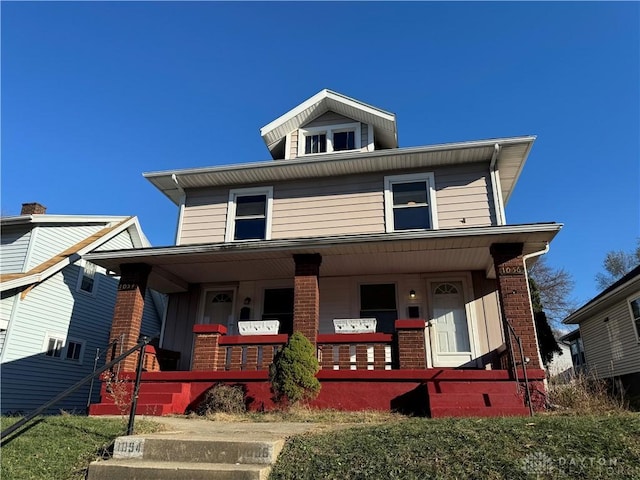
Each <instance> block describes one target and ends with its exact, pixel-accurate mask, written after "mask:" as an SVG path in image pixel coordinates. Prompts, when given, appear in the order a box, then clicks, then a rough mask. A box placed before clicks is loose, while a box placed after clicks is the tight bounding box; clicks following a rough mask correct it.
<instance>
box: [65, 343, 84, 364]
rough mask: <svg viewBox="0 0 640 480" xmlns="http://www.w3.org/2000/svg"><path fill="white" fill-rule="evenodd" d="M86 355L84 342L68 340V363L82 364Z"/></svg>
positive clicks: (66, 356)
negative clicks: (84, 354) (83, 355)
mask: <svg viewBox="0 0 640 480" xmlns="http://www.w3.org/2000/svg"><path fill="white" fill-rule="evenodd" d="M83 353H84V342H82V341H80V340H67V353H66V355H65V358H66V359H67V360H68V361H71V362H76V363H82V354H83Z"/></svg>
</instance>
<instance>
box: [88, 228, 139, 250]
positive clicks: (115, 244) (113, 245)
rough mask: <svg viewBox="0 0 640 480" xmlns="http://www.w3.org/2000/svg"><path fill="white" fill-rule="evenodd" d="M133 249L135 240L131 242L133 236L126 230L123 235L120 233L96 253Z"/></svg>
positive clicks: (101, 246)
mask: <svg viewBox="0 0 640 480" xmlns="http://www.w3.org/2000/svg"><path fill="white" fill-rule="evenodd" d="M129 248H133V240H131V235H130V234H129V231H128V230H125V231H124V232H122V233H119V234H118V235H116V236H115V237H113V238H112V239H111V240H109V241H108V242H106V243H103V244H102V245H100V246H99V247H98V248H96V249H95V250H94V251H95V252H101V251H104V250H124V249H129Z"/></svg>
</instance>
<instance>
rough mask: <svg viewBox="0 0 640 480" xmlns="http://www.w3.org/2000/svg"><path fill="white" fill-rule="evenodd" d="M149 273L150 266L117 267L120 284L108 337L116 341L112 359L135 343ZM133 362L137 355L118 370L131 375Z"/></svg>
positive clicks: (129, 265) (130, 356) (141, 264)
mask: <svg viewBox="0 0 640 480" xmlns="http://www.w3.org/2000/svg"><path fill="white" fill-rule="evenodd" d="M150 272H151V266H149V265H147V264H144V263H126V264H123V265H120V273H121V276H120V283H119V284H118V294H117V295H116V305H115V308H114V310H113V321H112V323H111V334H110V336H109V341H113V340H115V339H116V338H117V339H118V346H117V350H116V355H119V354H120V351H121V350H120V348H121V345H122V352H126V351H127V350H129V349H130V348H132V347H134V346H135V345H136V344H137V343H138V339H139V338H140V326H141V325H142V312H143V310H144V294H145V292H146V290H147V278H148V277H149V273H150ZM121 335H124V337H123V341H122V344H121V343H120V337H121ZM137 361H138V354H137V353H135V354H132V355H129V356H128V357H127V358H126V359H124V360H123V361H122V362H120V370H121V371H124V372H135V371H136V362H137Z"/></svg>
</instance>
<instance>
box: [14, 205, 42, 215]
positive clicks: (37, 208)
mask: <svg viewBox="0 0 640 480" xmlns="http://www.w3.org/2000/svg"><path fill="white" fill-rule="evenodd" d="M45 213H47V207H45V206H44V205H40V204H39V203H23V204H22V210H21V211H20V215H44V214H45Z"/></svg>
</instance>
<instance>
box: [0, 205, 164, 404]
mask: <svg viewBox="0 0 640 480" xmlns="http://www.w3.org/2000/svg"><path fill="white" fill-rule="evenodd" d="M0 226H1V228H2V230H1V239H2V241H1V246H0V291H1V297H0V298H1V299H0V363H1V364H2V365H1V367H0V375H1V404H0V406H1V410H2V413H9V412H24V413H26V412H29V411H30V410H32V409H35V408H37V407H39V406H40V405H42V404H43V403H45V402H46V401H48V400H49V399H51V398H53V397H55V396H56V395H57V394H58V393H60V392H61V391H63V390H65V389H66V388H68V387H69V386H71V385H72V384H74V383H75V382H77V381H78V380H80V379H82V378H83V377H84V376H86V375H87V374H89V373H90V372H91V371H92V370H93V363H94V357H95V354H96V349H97V348H100V349H104V348H105V347H106V345H107V343H108V341H109V331H110V328H111V319H112V316H113V307H114V304H115V298H116V288H117V285H118V278H114V277H113V276H110V275H108V274H107V272H106V271H105V269H103V268H101V267H98V266H96V265H93V264H90V263H88V262H85V261H84V260H82V258H81V257H82V256H83V255H84V254H86V253H88V252H93V251H103V250H120V249H131V248H140V247H148V246H149V242H148V241H147V239H146V238H145V236H144V234H143V233H142V230H141V229H140V225H139V223H138V220H137V218H136V217H107V216H84V215H83V216H80V215H46V214H45V208H44V207H42V206H41V205H39V204H24V205H23V208H22V212H21V214H20V215H19V216H14V217H3V218H2V219H0ZM147 293H148V299H152V301H147V302H146V304H145V311H144V317H143V326H142V332H143V333H145V334H149V335H153V334H157V333H158V332H160V329H161V324H162V316H163V311H164V298H163V297H162V296H161V295H159V294H157V293H155V292H151V291H149V292H147ZM88 389H89V386H88V385H87V386H85V387H84V388H82V389H80V390H79V391H78V392H77V393H76V394H74V395H72V396H71V397H68V398H67V399H66V400H63V401H62V402H61V403H60V404H58V405H57V406H56V407H55V408H54V410H56V411H57V410H58V409H65V410H78V409H84V408H85V407H86V403H87V395H88ZM97 393H98V392H95V394H96V398H97Z"/></svg>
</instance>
